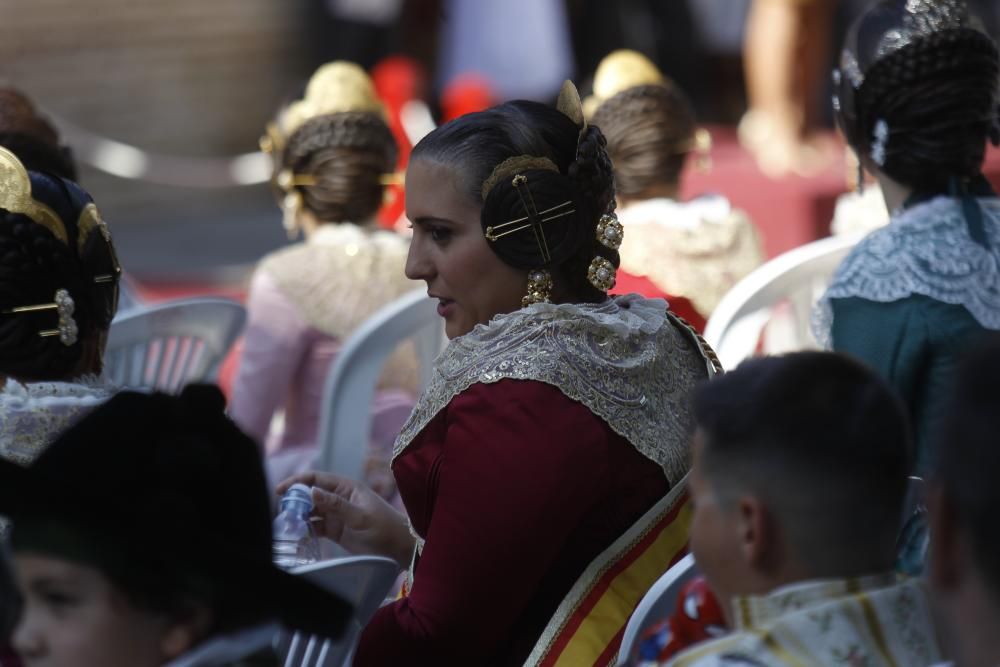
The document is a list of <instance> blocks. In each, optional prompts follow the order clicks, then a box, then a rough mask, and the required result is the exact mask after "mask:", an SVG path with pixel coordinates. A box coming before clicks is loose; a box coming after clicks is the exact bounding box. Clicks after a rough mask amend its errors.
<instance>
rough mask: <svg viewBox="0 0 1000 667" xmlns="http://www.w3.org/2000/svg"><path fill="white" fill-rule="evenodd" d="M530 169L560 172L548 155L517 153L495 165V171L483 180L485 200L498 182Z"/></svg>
mask: <svg viewBox="0 0 1000 667" xmlns="http://www.w3.org/2000/svg"><path fill="white" fill-rule="evenodd" d="M530 169H541V170H544V171H554V172H556V173H559V167H557V166H556V163H555V162H553V161H552V160H550V159H549V158H547V157H538V156H535V155H515V156H514V157H509V158H507V159H506V160H504V161H503V162H501V163H500V164H498V165H497V166H496V167H494V169H493V172H492V173H491V174H490V175H489V178H487V179H486V180H485V181H483V187H482V195H483V201H486V197H487V195H489V194H490V190H492V189H493V188H495V187H496V185H497V183H499V182H500V181H503V180H506V179H507V178H512V177H513V176H514V175H515V174H518V173H520V172H522V171H528V170H530Z"/></svg>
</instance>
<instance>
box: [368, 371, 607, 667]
mask: <svg viewBox="0 0 1000 667" xmlns="http://www.w3.org/2000/svg"><path fill="white" fill-rule="evenodd" d="M447 410H448V413H447V421H446V432H445V446H444V449H443V454H442V456H441V457H440V459H439V461H438V464H436V465H438V466H439V467H438V469H437V471H436V472H434V471H432V472H431V484H432V485H433V484H434V479H435V475H436V479H437V483H436V486H437V494H436V498H434V499H433V509H432V515H431V519H430V523H429V527H428V532H427V536H426V537H427V541H426V545H425V547H424V550H423V554H422V555H421V559H420V563H419V566H418V569H417V573H416V577H415V580H414V583H413V588H412V590H411V592H410V595H409V597H407V598H404V599H402V600H398V601H396V602H395V603H393V604H391V605H388V606H386V607H383V608H382V609H381V610H379V612H378V613H377V614H376V615H375V617H374V618H373V619H372V621H371V622H370V623H369V624H368V626H367V627H366V629H365V631H364V633H363V635H362V638H361V643H360V645H359V647H358V651H357V655H356V658H355V664H356V665H391V664H438V665H441V664H449V665H450V664H469V665H471V664H482V663H483V659H484V657H485V656H489V655H490V654H491V653H493V652H495V651H497V649H498V648H500V647H501V646H503V643H504V641H505V639H506V638H507V637H508V636H509V633H510V630H511V628H512V626H513V625H514V623H515V622H516V620H517V619H518V617H519V616H520V615H521V613H522V612H523V610H524V609H525V608H526V607H527V605H528V604H529V601H530V600H531V597H532V594H533V593H534V592H535V591H536V590H537V589H538V586H539V582H540V581H541V579H542V577H543V576H544V575H545V574H546V572H548V571H550V569H551V568H552V567H553V564H554V562H555V560H556V559H557V558H558V554H559V550H560V548H561V547H562V546H563V544H564V543H565V541H566V540H567V537H568V536H569V534H570V533H571V532H572V531H574V530H575V529H577V528H578V526H579V524H580V522H581V520H582V519H583V517H585V516H586V515H587V513H588V512H590V511H591V509H592V507H593V506H594V504H595V503H597V502H600V499H601V497H602V495H601V493H600V489H601V488H603V486H606V484H605V485H602V478H606V477H605V476H606V475H607V474H608V472H609V467H610V466H609V460H608V447H607V444H606V443H607V427H606V426H605V425H604V423H603V422H601V421H600V420H599V419H598V418H597V417H595V416H594V415H593V414H592V413H591V412H590V411H589V410H588V409H587V408H586V407H584V406H583V405H581V404H578V403H575V402H573V401H571V400H570V399H568V398H566V396H565V395H563V394H562V393H561V392H560V391H559V390H558V389H556V388H555V387H552V386H549V385H546V384H543V383H540V382H529V381H513V380H505V381H502V382H499V383H496V384H491V385H473V387H471V388H470V389H468V390H466V391H465V392H463V393H462V394H461V395H459V396H458V397H456V398H455V399H454V400H453V401H452V403H451V404H450V405H449V407H448V408H447ZM428 502H430V500H429V501H428Z"/></svg>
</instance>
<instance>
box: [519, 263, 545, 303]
mask: <svg viewBox="0 0 1000 667" xmlns="http://www.w3.org/2000/svg"><path fill="white" fill-rule="evenodd" d="M550 296H552V274H551V273H549V272H548V271H546V270H545V269H533V270H531V271H529V272H528V293H527V294H526V295H525V296H523V297H522V298H521V308H527V307H528V306H530V305H531V304H533V303H548V302H549V297H550Z"/></svg>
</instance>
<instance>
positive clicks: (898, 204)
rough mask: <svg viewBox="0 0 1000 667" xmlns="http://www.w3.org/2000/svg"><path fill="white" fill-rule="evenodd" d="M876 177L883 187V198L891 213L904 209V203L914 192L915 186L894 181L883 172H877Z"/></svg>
mask: <svg viewBox="0 0 1000 667" xmlns="http://www.w3.org/2000/svg"><path fill="white" fill-rule="evenodd" d="M875 179H876V180H877V181H878V184H879V187H880V188H881V189H882V198H883V199H885V207H886V209H887V210H888V211H889V214H890V215H892V214H893V213H895V212H896V211H899V210H902V208H903V204H905V203H906V200H907V199H909V197H910V195H911V194H913V188H910V187H908V186H905V185H903V184H902V183H898V182H897V181H894V180H893V179H891V178H890V177H888V176H886V175H885V174H884V173H882V172H875Z"/></svg>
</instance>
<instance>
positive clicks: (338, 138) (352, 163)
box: [275, 111, 398, 223]
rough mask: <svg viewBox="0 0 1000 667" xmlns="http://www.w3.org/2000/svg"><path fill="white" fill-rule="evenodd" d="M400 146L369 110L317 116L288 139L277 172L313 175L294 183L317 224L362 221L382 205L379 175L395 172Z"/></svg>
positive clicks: (379, 119)
mask: <svg viewBox="0 0 1000 667" xmlns="http://www.w3.org/2000/svg"><path fill="white" fill-rule="evenodd" d="M397 151H398V148H397V147H396V140H395V138H394V137H393V136H392V132H391V131H390V130H389V126H388V125H386V123H385V121H384V120H382V118H381V117H380V116H378V115H376V114H374V113H368V112H353V111H352V112H344V113H334V114H327V115H323V116H317V117H315V118H312V119H310V120H308V121H306V122H305V123H303V124H302V126H301V127H299V128H298V129H296V130H295V132H293V133H292V135H291V136H290V137H289V138H288V142H287V144H286V146H285V147H284V148H283V150H282V151H281V153H280V155H278V156H276V157H277V158H278V163H277V164H276V165H275V166H276V170H275V173H276V174H279V173H281V172H282V171H283V170H286V169H287V170H289V171H290V172H291V173H293V174H295V175H296V176H311V177H313V178H314V179H315V181H316V183H315V184H314V185H296V186H294V187H296V188H297V189H298V191H299V192H300V193H301V194H302V203H303V206H304V207H305V208H306V209H307V210H308V211H310V212H311V213H312V214H313V215H315V216H316V218H317V220H319V221H321V222H347V221H350V222H358V223H360V222H364V221H366V220H369V219H370V218H371V217H372V216H374V215H375V213H376V212H377V211H378V209H379V207H380V206H381V205H382V194H383V188H384V187H385V186H384V184H383V180H382V179H383V177H384V176H385V174H387V173H390V172H392V171H393V169H394V168H395V165H396V155H397Z"/></svg>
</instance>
